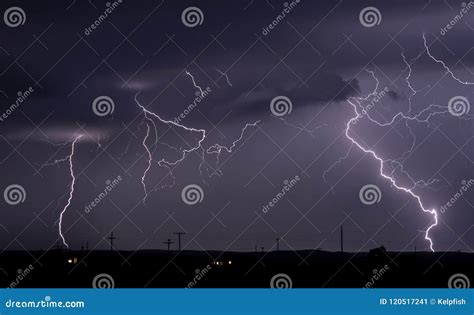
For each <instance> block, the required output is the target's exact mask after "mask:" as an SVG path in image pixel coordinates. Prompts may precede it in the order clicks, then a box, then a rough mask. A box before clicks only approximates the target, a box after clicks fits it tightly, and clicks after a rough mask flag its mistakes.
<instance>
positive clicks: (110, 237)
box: [107, 232, 117, 250]
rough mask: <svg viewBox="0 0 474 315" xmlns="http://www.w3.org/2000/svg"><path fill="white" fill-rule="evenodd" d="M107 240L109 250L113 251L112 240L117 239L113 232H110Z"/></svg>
mask: <svg viewBox="0 0 474 315" xmlns="http://www.w3.org/2000/svg"><path fill="white" fill-rule="evenodd" d="M107 239H108V240H109V241H110V250H113V249H114V240H116V239H117V238H116V237H115V236H114V232H111V233H110V236H109V237H107Z"/></svg>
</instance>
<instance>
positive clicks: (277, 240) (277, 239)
mask: <svg viewBox="0 0 474 315" xmlns="http://www.w3.org/2000/svg"><path fill="white" fill-rule="evenodd" d="M276 242H277V244H276V245H277V252H279V251H280V238H279V237H277V238H276Z"/></svg>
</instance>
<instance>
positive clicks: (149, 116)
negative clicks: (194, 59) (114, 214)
mask: <svg viewBox="0 0 474 315" xmlns="http://www.w3.org/2000/svg"><path fill="white" fill-rule="evenodd" d="M185 73H186V74H187V75H188V76H189V77H190V78H191V80H192V83H193V85H194V87H195V88H197V89H198V90H199V91H200V93H201V96H203V95H204V91H203V90H202V88H201V87H200V86H199V85H197V84H196V81H195V79H194V76H193V75H192V74H191V73H190V72H189V71H187V70H186V71H185ZM140 93H141V92H138V93H137V94H136V95H135V103H136V104H137V105H138V107H139V108H140V109H141V110H142V112H143V115H144V119H145V120H147V131H146V134H145V137H144V138H143V142H142V146H143V147H144V149H145V151H146V155H147V167H146V169H145V171H144V173H143V175H142V178H141V182H142V185H143V190H144V192H145V197H144V201H145V200H146V198H147V197H148V192H147V188H146V184H145V181H146V178H147V175H148V172H149V171H150V169H151V166H152V163H153V162H154V161H155V162H156V163H157V164H158V166H160V167H164V168H166V169H168V171H169V175H170V177H171V178H172V179H173V183H172V185H168V187H171V186H173V185H174V182H175V177H174V175H173V172H172V170H173V168H175V167H177V166H178V165H179V164H180V163H181V162H183V161H184V160H185V159H186V157H187V156H188V155H189V154H190V153H193V152H196V153H197V154H198V155H199V151H200V152H201V153H200V156H201V163H200V165H199V171H200V173H201V176H203V173H202V167H203V165H204V164H205V157H206V154H209V155H211V154H216V155H217V161H219V156H220V155H221V153H222V152H223V151H225V152H228V153H231V152H232V150H233V149H234V148H235V147H236V146H237V144H238V143H239V142H240V141H241V140H242V139H243V137H244V134H245V131H246V130H247V128H249V127H255V126H257V124H258V123H259V122H260V121H256V122H254V123H248V124H246V125H245V126H244V127H243V129H242V132H241V134H240V137H239V138H238V139H236V140H235V141H233V142H232V145H231V146H229V147H226V146H223V145H220V144H215V145H212V146H210V147H209V148H207V149H206V148H205V147H204V145H203V143H204V141H205V140H206V137H207V133H206V130H205V129H196V128H192V127H187V126H185V125H182V124H180V123H177V122H175V121H172V120H166V119H163V118H162V117H161V116H159V115H158V114H156V113H154V112H152V111H150V110H148V109H147V108H146V107H145V106H143V105H142V104H141V103H140V101H139V100H138V96H139V95H140ZM155 120H158V121H159V122H161V123H163V124H166V125H168V126H170V127H177V128H179V129H182V130H186V131H189V132H192V133H196V134H198V135H200V137H199V138H198V139H197V140H194V141H197V143H196V144H195V145H194V146H191V145H189V144H188V145H189V146H190V147H189V148H187V149H184V148H181V147H177V146H173V145H170V144H167V143H165V142H162V141H159V138H158V132H157V129H156V123H155ZM150 125H153V127H154V132H155V143H154V145H155V149H156V145H157V144H158V143H159V144H161V145H164V146H166V147H167V148H170V149H173V150H174V151H176V152H177V153H178V158H176V159H173V160H168V159H166V158H161V159H160V160H154V159H153V152H152V150H151V149H150V146H149V145H148V144H147V142H148V141H149V139H150V130H151V128H150ZM183 140H184V139H183ZM214 173H217V174H218V175H220V174H222V172H221V171H219V172H218V171H215V172H214ZM203 181H204V177H203ZM163 187H165V186H162V188H163Z"/></svg>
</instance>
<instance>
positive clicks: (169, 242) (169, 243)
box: [163, 238, 174, 253]
mask: <svg viewBox="0 0 474 315" xmlns="http://www.w3.org/2000/svg"><path fill="white" fill-rule="evenodd" d="M163 244H167V245H168V253H169V252H170V245H171V244H174V242H173V241H172V240H171V239H170V238H169V239H168V240H167V241H166V242H163Z"/></svg>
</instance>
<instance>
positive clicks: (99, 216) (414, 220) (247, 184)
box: [0, 0, 474, 252]
mask: <svg viewBox="0 0 474 315" xmlns="http://www.w3.org/2000/svg"><path fill="white" fill-rule="evenodd" d="M11 7H18V8H21V10H22V11H23V12H24V15H22V14H21V13H22V12H20V21H18V20H14V19H13V18H12V20H8V17H7V11H8V9H9V8H11ZM189 7H197V8H199V10H200V11H201V13H202V15H200V16H198V17H197V22H196V21H194V20H192V19H191V18H192V16H191V18H190V19H189V20H186V19H185V18H184V15H183V12H184V11H185V10H186V9H187V8H189ZM367 7H375V8H376V9H377V10H378V12H379V13H380V15H378V16H376V17H375V19H376V20H375V22H374V23H371V22H372V21H365V20H363V19H361V16H360V13H361V11H363V10H364V9H365V8H367ZM285 8H286V11H287V12H286V13H285V16H284V17H282V16H281V15H282V12H284V10H285ZM463 8H464V9H463ZM107 9H108V11H109V13H107V16H105V15H104V12H105V11H106V10H107ZM461 10H464V11H465V13H463V16H462V17H461V18H459V19H458V18H456V15H459V14H460V11H461ZM0 12H1V13H2V16H1V17H2V19H1V20H0V90H1V91H0V100H1V102H0V106H1V107H0V112H1V113H2V116H0V117H1V120H0V146H1V151H0V170H1V176H0V191H1V192H2V197H3V198H2V199H0V201H1V202H0V209H1V212H0V247H1V248H3V249H28V250H33V249H48V248H51V247H54V246H55V245H56V244H57V243H58V242H59V243H62V240H61V238H60V235H59V227H58V224H59V218H60V215H61V213H62V212H63V210H64V208H65V207H66V206H67V205H68V201H69V199H70V205H69V206H67V208H66V211H65V212H64V213H63V219H62V232H63V234H64V237H65V241H66V242H67V243H68V244H69V246H70V248H73V249H78V248H80V247H81V244H82V243H85V242H89V248H91V249H92V248H94V249H106V248H108V246H109V245H108V241H107V240H106V239H105V238H106V237H107V236H108V235H109V234H110V232H111V231H114V235H115V236H117V238H118V239H117V241H116V245H117V248H120V249H130V250H135V249H152V248H162V249H163V248H166V245H164V244H163V243H162V242H163V241H165V240H166V239H168V238H171V239H174V240H176V236H175V235H173V232H178V231H182V232H186V233H187V234H186V235H185V236H183V241H182V243H183V245H182V247H183V248H185V249H194V250H204V249H205V250H209V249H219V250H237V251H253V250H254V247H255V246H258V248H259V249H260V247H265V249H266V250H269V249H272V247H273V246H275V239H276V238H277V237H280V238H281V239H282V240H281V241H280V249H286V250H297V249H316V248H323V249H326V250H338V249H339V227H340V225H341V224H343V226H344V235H345V248H344V249H345V250H347V251H366V250H369V249H371V248H374V247H377V246H382V245H384V246H385V247H386V248H387V249H389V250H397V251H409V250H410V251H411V250H414V248H415V247H416V248H417V250H429V246H430V244H429V242H428V241H427V240H425V231H426V230H427V228H429V227H430V226H431V225H432V224H433V223H434V220H433V215H432V214H430V213H424V212H423V211H422V209H421V208H420V205H419V204H418V201H417V199H416V198H415V197H414V195H416V196H419V197H420V201H421V202H422V204H423V206H424V207H425V208H426V209H433V208H434V209H436V211H437V213H438V225H437V226H435V227H432V228H431V230H430V233H429V234H430V237H431V238H432V239H433V242H434V249H435V250H438V251H446V250H449V251H455V250H463V251H470V252H472V247H474V229H473V220H474V211H473V210H474V198H473V192H474V187H471V185H472V186H474V182H470V180H471V179H474V170H473V157H474V154H473V153H474V142H473V141H472V138H473V135H474V127H473V121H474V120H473V119H474V113H473V111H474V109H470V108H469V105H470V103H473V101H474V93H473V91H474V89H473V87H474V86H473V83H470V82H474V67H473V64H474V51H473V48H474V46H473V44H474V41H473V39H472V38H473V35H474V34H473V33H474V32H473V31H474V3H472V2H471V3H467V4H466V3H464V6H463V4H462V3H461V2H460V1H449V3H448V1H421V0H416V1H413V0H403V1H396V2H394V1H392V2H389V1H349V0H344V1H342V0H341V1H334V0H331V1H329V0H328V1H309V0H301V1H298V2H297V1H293V2H291V1H289V2H286V6H285V3H284V1H277V0H267V1H263V0H262V1H255V0H251V1H248V0H246V1H241V0H235V1H170V0H167V1H166V0H164V1H156V0H143V1H131V0H123V1H121V2H119V1H116V2H113V1H111V2H108V3H107V2H106V1H99V0H89V1H85V0H84V1H78V0H73V1H70V0H68V1H50V0H46V1H10V0H4V1H2V2H1V5H0ZM195 12H198V11H195ZM374 12H375V11H374ZM101 15H102V17H101ZM198 15H199V12H198ZM279 15H280V17H278V16H279ZM281 17H282V18H281ZM450 23H451V24H450ZM186 24H187V25H186ZM270 24H272V25H273V26H272V28H269V25H270ZM448 24H450V26H449V29H448V28H446V29H444V28H445V27H446V25H448ZM91 25H94V27H93V28H92V27H91ZM443 29H444V30H443ZM423 34H425V39H426V45H427V46H428V47H429V50H427V49H426V47H425V42H424V38H423ZM428 53H430V54H431V57H430V55H429V54H428ZM193 80H194V82H193ZM377 82H378V85H377ZM376 88H377V90H375V89H376ZM200 89H202V90H203V92H201V91H200ZM27 91H28V92H27ZM204 91H205V92H204ZM382 91H384V92H383V93H381V92H382ZM19 92H20V93H21V94H18V93H19ZM371 93H372V94H371ZM19 95H22V96H21V97H20V96H19ZM202 95H205V97H203V96H202ZM104 96H106V97H108V100H109V101H110V100H112V102H113V110H112V107H109V108H108V109H107V108H106V110H105V112H98V110H97V108H95V109H96V110H95V111H94V108H93V104H94V100H96V99H97V98H99V99H100V97H102V99H106V100H107V98H104ZM281 96H284V97H286V98H287V99H288V100H290V101H291V112H288V113H286V115H283V116H280V115H281V114H285V113H281V112H274V111H272V110H271V104H272V100H273V99H274V98H276V97H281ZM17 97H20V98H22V101H21V102H18V100H17ZM375 98H377V101H374V99H375ZM196 99H198V100H199V102H198V101H196ZM280 99H283V98H280ZM453 99H454V101H456V102H457V103H456V106H451V107H450V106H448V105H449V104H451V105H453V104H454V103H453V102H452V100H453ZM137 101H138V102H137ZM450 101H451V103H450ZM16 102H18V106H16V105H15V106H14V105H13V104H16ZM193 102H195V103H196V106H191V107H192V109H191V110H189V111H188V106H190V104H193ZM287 104H288V103H287ZM351 104H356V108H357V111H358V113H360V114H361V117H360V119H357V122H356V123H354V124H350V132H349V134H350V136H351V137H352V138H353V139H356V140H357V142H358V143H359V144H360V145H361V146H363V147H364V148H367V150H373V151H374V152H375V153H376V154H377V156H379V157H381V158H382V159H383V160H385V162H384V173H386V174H388V175H389V176H390V177H391V178H393V179H394V180H395V183H396V185H397V186H399V187H405V188H409V189H412V190H411V191H410V192H412V193H413V194H414V195H411V194H410V193H409V192H405V191H403V190H400V189H397V188H396V187H394V186H393V185H392V184H391V182H390V180H388V179H386V178H383V177H382V176H380V164H379V162H378V161H377V160H376V159H375V158H374V157H373V156H372V155H371V154H367V153H364V152H363V151H362V150H361V149H360V148H358V147H357V146H356V145H353V144H352V145H351V143H352V142H351V140H350V139H349V138H348V137H346V135H345V132H346V128H347V127H346V125H347V124H348V122H349V121H350V120H351V119H352V118H354V117H355V116H357V114H356V112H355V111H354V107H352V105H351ZM109 105H110V102H109ZM139 105H142V106H143V107H144V108H146V110H143V109H142V108H140V106H139ZM193 105H194V104H193ZM12 106H13V107H12ZM367 106H369V109H367V110H365V109H364V114H363V113H362V108H367ZM12 108H13V109H12ZM397 114H398V115H397ZM179 117H180V119H179V122H178V123H176V122H175V123H172V122H171V121H174V120H175V119H177V118H179ZM247 124H249V125H247ZM250 124H251V125H250ZM244 128H245V129H244ZM203 135H205V139H202V138H204V137H203ZM79 136H80V137H79ZM78 137H79V138H78ZM76 139H77V141H76V142H74V141H75V140H76ZM201 140H202V141H201ZM236 140H239V141H236ZM234 141H236V142H234ZM73 143H74V149H75V150H74V155H73V156H72V159H69V156H70V154H71V150H72V148H73ZM216 144H218V145H217V146H214V145H216ZM219 145H221V146H225V147H226V148H227V149H229V150H226V149H225V148H223V147H219ZM219 148H220V154H217V153H216V151H217V150H219ZM150 156H151V160H150V159H149V157H150ZM182 157H184V158H183V159H182V161H179V160H181V158H182ZM70 162H72V165H73V167H72V171H73V175H74V177H75V178H76V181H75V185H74V192H73V194H70V192H71V183H72V177H71V173H70ZM145 173H146V174H145ZM144 175H146V176H144ZM295 178H298V179H295ZM142 179H143V182H144V184H145V185H143V184H142ZM292 179H293V181H291V180H292ZM114 180H115V182H114ZM11 185H19V186H13V188H14V189H15V188H16V189H18V188H19V187H20V186H21V188H22V189H23V190H24V192H25V193H24V194H23V192H20V194H22V195H23V196H20V200H12V199H11V198H9V197H8V194H7V195H5V196H4V194H3V193H4V191H6V190H8V189H7V188H8V187H12V186H11ZM188 185H198V186H199V189H201V190H202V194H201V195H200V196H198V198H197V202H195V201H194V200H186V199H185V200H183V197H182V195H183V194H182V192H183V189H184V188H185V187H186V186H188ZM366 185H375V186H376V188H378V190H379V191H380V194H378V196H375V197H376V198H375V202H372V201H371V200H369V201H367V200H362V201H364V202H365V203H364V202H362V201H361V198H360V196H359V195H360V191H361V188H362V187H364V186H366ZM111 186H113V187H111ZM285 186H286V187H287V190H285V188H284V187H285ZM288 186H291V187H288ZM107 187H109V190H107ZM192 187H196V186H192ZM371 187H374V186H371ZM463 188H464V189H463ZM199 189H198V190H197V191H199ZM282 189H283V190H284V191H285V194H284V196H281V195H280V196H278V194H279V193H281V192H282ZM470 189H471V190H470ZM104 190H107V195H106V196H101V197H99V196H100V194H101V193H103V192H104ZM145 190H146V193H145ZM20 191H21V189H20ZM375 191H376V190H375ZM460 192H461V193H460ZM377 193H378V192H377ZM455 196H457V197H455ZM10 197H12V196H10ZM13 197H14V196H13ZM13 197H12V198H13ZM17 197H18V196H17ZM22 197H24V200H23V198H22ZM145 197H146V198H145ZM453 198H454V199H453ZM13 199H14V198H13ZM96 199H97V200H99V202H97V203H96V204H95V206H92V207H88V206H89V205H90V204H91V203H92V202H95V200H96ZM274 199H275V200H276V202H274ZM362 199H363V198H362ZM450 200H451V201H450ZM453 200H454V201H453ZM185 201H186V202H185ZM270 202H272V203H273V206H270V207H267V208H266V209H264V207H265V206H266V205H268V204H269V203H270ZM448 202H450V205H449V206H446V207H445V209H444V208H443V210H442V211H441V207H442V206H445V205H446V204H447V203H448ZM189 203H191V204H189ZM87 207H88V208H87ZM175 245H176V244H175ZM175 245H173V246H175ZM273 249H275V247H273Z"/></svg>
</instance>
